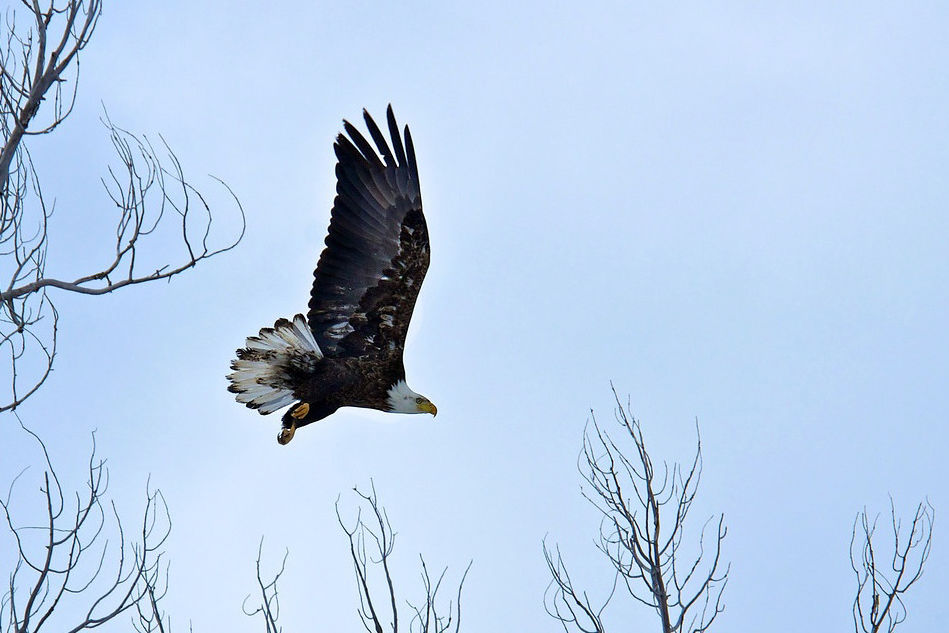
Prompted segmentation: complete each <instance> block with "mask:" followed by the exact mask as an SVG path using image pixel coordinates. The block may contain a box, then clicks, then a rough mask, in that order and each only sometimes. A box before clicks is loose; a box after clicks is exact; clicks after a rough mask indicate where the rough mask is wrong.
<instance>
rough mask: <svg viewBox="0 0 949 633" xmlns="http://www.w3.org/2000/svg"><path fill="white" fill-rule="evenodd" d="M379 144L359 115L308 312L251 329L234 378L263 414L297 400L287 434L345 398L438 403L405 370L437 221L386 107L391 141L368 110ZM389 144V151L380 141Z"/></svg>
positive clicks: (344, 145)
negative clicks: (430, 216) (415, 387)
mask: <svg viewBox="0 0 949 633" xmlns="http://www.w3.org/2000/svg"><path fill="white" fill-rule="evenodd" d="M363 118H364V119H365V121H366V127H367V128H368V130H369V135H370V136H371V137H372V140H373V142H374V143H375V149H374V148H373V147H372V145H371V144H370V143H369V142H368V141H367V140H366V138H365V137H364V136H363V135H362V134H361V133H360V132H359V130H357V129H356V127H355V126H353V125H352V124H350V123H349V122H348V121H345V120H344V121H343V127H344V129H345V131H346V134H348V135H349V136H348V138H347V136H346V135H344V134H340V135H339V136H337V137H336V143H335V144H334V145H333V148H334V149H335V150H336V157H337V159H338V162H337V163H336V199H335V200H334V202H333V211H332V214H331V218H330V225H329V234H328V235H327V237H326V241H325V244H326V248H325V249H324V250H323V254H322V255H320V259H319V262H318V263H317V266H316V271H315V272H314V273H313V276H314V280H313V289H312V291H311V292H310V303H309V312H307V315H306V317H305V318H304V316H303V315H302V314H298V315H296V316H295V317H293V318H292V319H289V320H288V319H279V320H278V321H277V322H276V323H274V326H273V327H272V328H270V327H265V328H263V329H261V330H260V333H259V334H258V335H256V336H251V337H248V339H247V341H246V343H245V347H243V348H241V349H239V350H237V358H236V359H235V360H234V361H232V362H231V369H232V370H233V373H231V374H229V375H228V376H227V378H228V380H230V383H231V384H230V386H229V387H228V390H229V391H231V392H233V393H236V394H237V401H238V402H241V403H243V404H245V405H247V406H248V407H250V408H251V409H257V411H258V412H259V413H261V414H263V415H267V414H269V413H273V412H275V411H277V410H279V409H281V408H283V407H285V406H287V405H290V404H292V405H293V406H291V407H290V409H288V410H287V412H286V413H285V414H284V416H283V426H282V428H281V430H280V433H279V434H278V435H277V441H278V442H279V443H280V444H286V443H287V442H289V441H290V440H291V439H293V435H294V432H295V431H296V429H297V428H298V427H301V426H304V425H307V424H310V423H311V422H316V421H317V420H322V419H323V418H325V417H326V416H328V415H330V414H332V413H333V412H335V411H336V410H337V409H339V408H340V407H364V408H369V409H379V410H381V411H391V412H394V413H431V414H432V415H435V414H436V413H437V412H438V410H437V409H436V408H435V405H434V404H432V402H431V401H430V400H429V399H428V398H426V397H425V396H422V395H420V394H418V393H415V392H414V391H412V389H410V388H409V386H408V384H406V381H405V368H404V366H403V364H402V352H403V349H404V347H405V335H406V332H407V331H408V328H409V321H410V320H411V318H412V311H413V309H414V308H415V300H416V298H417V297H418V293H419V289H420V288H421V286H422V280H423V279H424V278H425V273H426V271H427V270H428V261H429V245H428V228H427V227H426V225H425V216H424V215H422V198H421V195H420V193H419V181H418V166H417V165H416V162H415V148H414V147H413V145H412V135H411V134H410V133H409V128H408V126H406V127H405V131H404V144H403V135H402V134H400V133H399V127H398V125H397V124H396V121H395V116H394V115H393V113H392V106H391V105H390V106H389V108H388V110H387V111H386V118H387V122H388V128H389V138H390V139H391V141H392V146H391V147H390V146H389V143H388V142H387V141H386V138H385V136H384V135H383V134H382V132H381V131H380V129H379V126H377V125H376V123H375V121H373V120H372V117H371V116H369V113H368V112H366V111H365V110H363ZM377 150H378V152H377Z"/></svg>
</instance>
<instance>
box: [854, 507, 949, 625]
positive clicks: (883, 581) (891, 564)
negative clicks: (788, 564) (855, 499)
mask: <svg viewBox="0 0 949 633" xmlns="http://www.w3.org/2000/svg"><path fill="white" fill-rule="evenodd" d="M934 516H935V511H934V510H933V507H932V505H930V503H929V501H928V500H927V501H923V502H921V503H920V504H919V505H917V506H916V513H915V514H914V515H913V522H912V523H911V524H910V526H909V531H908V532H906V531H904V530H903V526H902V521H901V519H900V518H899V517H897V516H896V506H895V505H894V503H893V498H892V497H891V498H890V525H891V527H892V529H893V538H892V541H890V542H887V544H886V545H887V546H892V553H890V550H889V547H887V550H886V551H887V554H886V555H885V556H886V558H885V560H886V561H887V562H886V563H884V564H883V565H878V564H877V554H879V553H880V551H879V550H880V548H879V538H878V539H877V543H876V544H874V535H875V534H876V527H877V520H878V519H879V518H880V516H879V515H877V516H875V517H874V518H873V520H872V521H871V520H870V518H869V516H868V515H867V510H866V508H864V509H863V510H862V511H861V512H860V513H858V514H857V518H856V519H854V523H853V533H852V536H851V539H850V564H851V566H852V567H853V571H854V573H855V574H856V576H857V594H856V597H855V598H854V601H853V624H854V630H855V631H857V633H860V632H861V631H862V632H863V633H878V632H879V631H886V632H887V633H892V631H893V630H894V629H896V627H897V626H898V625H899V624H900V623H901V622H903V621H904V620H905V619H906V605H905V604H904V603H903V596H904V595H905V594H906V592H907V591H909V588H910V587H912V586H913V585H914V584H916V581H918V580H919V579H920V577H921V576H922V575H923V567H924V566H925V564H926V560H927V559H928V558H929V552H930V549H931V548H932V537H933V517H934Z"/></svg>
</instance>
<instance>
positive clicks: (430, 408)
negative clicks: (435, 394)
mask: <svg viewBox="0 0 949 633" xmlns="http://www.w3.org/2000/svg"><path fill="white" fill-rule="evenodd" d="M418 410H419V411H424V412H425V413H431V414H432V415H438V407H436V406H435V405H434V404H432V403H431V402H429V401H428V400H426V401H425V402H423V403H422V404H420V405H418Z"/></svg>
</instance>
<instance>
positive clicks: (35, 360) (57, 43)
mask: <svg viewBox="0 0 949 633" xmlns="http://www.w3.org/2000/svg"><path fill="white" fill-rule="evenodd" d="M21 4H22V5H23V7H25V13H26V14H27V15H29V20H28V22H27V25H26V26H21V25H20V24H18V23H17V16H18V15H19V14H18V12H17V11H15V10H14V9H8V10H7V12H6V14H5V23H4V26H5V27H6V33H5V37H4V38H3V42H0V47H2V48H0V129H2V132H3V145H2V148H0V348H3V349H5V352H4V353H5V355H6V356H7V357H8V359H9V365H8V366H9V367H10V390H9V394H8V395H7V396H6V397H4V398H0V412H2V411H5V410H9V409H14V408H16V407H17V406H18V405H20V404H21V403H22V402H23V401H24V400H26V399H27V398H29V397H30V396H31V395H32V394H33V393H35V392H36V390H37V389H39V387H40V386H42V384H43V383H44V382H45V381H46V379H47V378H48V377H49V374H50V370H51V369H52V366H53V362H54V359H55V356H56V336H57V331H58V329H57V325H58V318H59V315H58V313H57V311H56V308H55V306H54V305H53V303H52V301H51V297H50V296H49V294H48V291H49V290H50V289H56V290H59V291H65V292H73V293H77V294H85V295H102V294H107V293H110V292H114V291H116V290H118V289H120V288H124V287H126V286H132V285H136V284H141V283H146V282H151V281H157V280H159V279H170V278H171V277H174V276H175V275H178V274H179V273H182V272H184V271H186V270H188V269H189V268H192V267H194V266H196V265H197V264H198V263H199V262H201V261H203V260H206V259H208V258H211V257H214V256H215V255H218V254H220V253H223V252H226V251H228V250H230V249H232V248H234V246H236V245H237V243H238V242H240V240H241V238H242V237H243V235H244V228H245V222H244V211H243V208H242V207H241V204H240V201H239V200H238V199H237V197H236V196H235V195H234V192H233V191H232V190H231V189H230V188H229V187H228V186H227V185H226V184H224V183H223V182H222V181H220V180H217V179H215V180H217V182H218V183H220V185H222V187H223V189H224V191H225V192H226V194H227V195H228V196H229V197H230V198H231V200H232V201H233V203H234V206H235V209H236V211H237V214H236V215H235V217H239V219H240V229H239V231H235V233H236V235H235V237H234V238H233V239H232V240H229V241H225V242H223V243H222V244H220V245H217V246H215V245H213V243H215V242H217V241H218V240H217V239H215V240H212V239H211V233H212V225H213V220H214V217H213V215H212V211H211V206H210V204H209V203H208V200H207V198H206V197H205V196H204V195H203V194H202V193H201V192H199V191H198V190H197V189H196V188H195V187H194V186H193V185H192V184H190V183H189V182H188V181H187V180H186V178H185V174H184V170H183V168H182V166H181V163H180V161H179V160H178V157H177V156H176V155H175V153H174V152H173V151H172V150H171V148H170V147H169V146H168V144H167V143H166V142H165V140H164V139H163V138H162V139H160V140H161V143H160V144H159V147H158V149H156V147H155V146H154V145H153V144H152V143H151V141H150V140H149V139H148V138H147V137H145V136H138V135H135V134H132V133H131V132H128V131H127V130H125V129H123V128H121V127H119V126H118V125H116V124H115V123H113V121H112V120H111V119H110V118H109V117H108V114H105V115H104V116H103V124H104V125H105V127H106V129H107V130H108V132H109V136H110V138H111V141H112V145H113V147H114V149H115V152H116V155H117V157H118V163H117V165H116V166H112V167H109V169H108V176H106V177H105V178H103V179H102V184H103V186H104V188H105V191H106V194H107V196H108V198H109V200H111V202H112V204H113V205H114V206H115V208H116V211H117V216H116V218H117V219H116V228H115V238H114V244H113V247H112V248H111V253H109V252H107V253H105V256H104V257H103V261H102V263H101V265H100V266H97V267H96V268H95V269H94V270H84V271H76V272H74V273H70V274H68V275H67V276H50V275H48V274H47V270H46V262H47V246H48V236H49V233H48V230H49V228H50V221H51V219H52V217H53V212H54V208H55V204H52V203H49V202H48V201H47V200H46V198H45V197H44V195H43V188H42V186H41V179H40V176H39V174H38V173H37V170H36V168H35V166H34V164H33V160H32V158H31V156H30V153H29V149H28V147H27V144H26V142H25V140H26V139H27V138H28V137H29V136H31V135H36V134H48V133H50V132H52V131H54V130H55V129H56V128H57V127H58V126H59V124H60V123H62V122H63V121H64V120H65V119H66V117H68V116H69V114H70V112H71V111H72V107H73V104H74V102H75V97H76V90H77V86H78V70H79V53H80V51H82V50H83V49H84V48H85V47H86V46H87V45H88V44H89V42H90V39H91V37H92V34H93V32H94V30H95V27H96V25H97V24H98V20H99V17H100V15H101V11H102V3H101V0H46V2H44V3H43V6H40V2H38V1H33V0H25V1H22V2H21ZM21 11H24V10H23V9H21ZM44 117H45V118H44ZM165 226H167V229H165V230H167V231H174V232H175V233H176V234H177V238H176V239H177V240H178V242H179V244H180V246H179V251H180V252H179V253H178V254H170V253H162V252H161V251H162V250H163V249H166V248H167V247H166V246H161V247H158V248H157V250H158V251H159V254H158V255H156V254H155V253H153V252H152V251H153V250H156V247H157V246H158V244H159V241H158V238H157V237H156V236H157V234H158V233H159V232H160V229H161V228H162V227H165ZM149 238H151V239H149ZM148 245H153V246H152V247H151V248H146V246H148Z"/></svg>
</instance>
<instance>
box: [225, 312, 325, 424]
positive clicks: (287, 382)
mask: <svg viewBox="0 0 949 633" xmlns="http://www.w3.org/2000/svg"><path fill="white" fill-rule="evenodd" d="M245 344H246V347H243V348H241V349H239V350H237V358H236V359H235V360H233V361H231V369H233V370H234V372H233V373H231V374H228V376H227V379H228V380H230V381H231V384H230V386H229V387H228V391H231V392H233V393H236V394H237V401H238V402H242V403H244V404H246V405H247V406H248V407H250V408H251V409H257V411H258V412H260V413H261V414H268V413H273V412H274V411H276V410H277V409H280V408H281V407H285V406H287V405H288V404H290V403H291V402H293V401H294V399H295V398H294V395H293V390H294V385H295V383H296V381H295V380H294V378H297V380H299V378H300V377H302V376H305V375H306V374H308V373H312V372H313V370H314V369H315V367H316V364H317V363H318V362H319V361H320V360H321V359H322V358H323V352H321V351H320V346H319V345H317V343H316V339H315V338H313V332H311V331H310V327H309V326H308V325H307V322H306V319H305V318H304V317H303V315H302V314H298V315H296V316H295V317H293V320H292V321H288V320H287V319H279V320H277V322H276V323H274V326H273V327H272V328H269V327H265V328H263V329H262V330H260V334H258V335H257V336H250V337H248V338H247V342H246V343H245Z"/></svg>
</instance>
